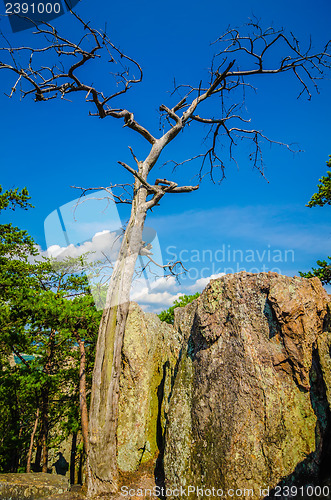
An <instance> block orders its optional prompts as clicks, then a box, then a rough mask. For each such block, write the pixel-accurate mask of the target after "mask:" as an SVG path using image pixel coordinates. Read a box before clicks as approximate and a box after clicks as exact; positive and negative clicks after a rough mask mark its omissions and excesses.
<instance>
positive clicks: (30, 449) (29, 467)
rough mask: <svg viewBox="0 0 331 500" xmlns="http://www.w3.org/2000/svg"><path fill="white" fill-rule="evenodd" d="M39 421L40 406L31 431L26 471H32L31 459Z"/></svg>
mask: <svg viewBox="0 0 331 500" xmlns="http://www.w3.org/2000/svg"><path fill="white" fill-rule="evenodd" d="M38 422H39V408H37V413H36V420H35V422H34V426H33V430H32V433H31V438H30V446H29V452H28V458H27V462H26V472H31V459H32V451H33V443H34V438H35V435H36V432H37V427H38Z"/></svg>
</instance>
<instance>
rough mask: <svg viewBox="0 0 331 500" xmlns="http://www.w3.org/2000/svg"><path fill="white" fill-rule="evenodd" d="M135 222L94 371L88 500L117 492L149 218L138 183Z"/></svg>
mask: <svg viewBox="0 0 331 500" xmlns="http://www.w3.org/2000/svg"><path fill="white" fill-rule="evenodd" d="M135 188H136V189H135V197H134V201H133V204H132V209H131V217H130V220H129V222H128V225H127V228H126V231H125V233H124V236H123V241H122V244H121V249H120V253H119V257H118V260H117V262H116V265H115V268H114V271H113V274H112V277H111V281H110V285H109V290H108V297H107V302H106V307H105V310H104V313H103V316H102V320H101V324H100V328H99V335H98V342H97V346H96V357H95V365H94V371H93V383H92V393H91V406H90V416H89V454H88V460H87V462H88V463H87V472H88V495H89V496H90V497H93V496H97V495H100V494H103V493H106V494H107V493H114V492H116V491H117V489H118V470H117V435H116V433H117V421H118V402H119V381H120V374H121V366H122V346H123V338H124V332H125V325H126V320H127V316H128V311H129V305H130V289H131V283H132V279H133V275H134V269H135V264H136V260H137V257H138V254H139V252H140V250H141V246H142V233H143V227H144V222H145V218H146V212H147V207H146V197H147V190H146V189H145V188H144V187H141V186H140V187H139V188H138V182H137V181H136V183H135Z"/></svg>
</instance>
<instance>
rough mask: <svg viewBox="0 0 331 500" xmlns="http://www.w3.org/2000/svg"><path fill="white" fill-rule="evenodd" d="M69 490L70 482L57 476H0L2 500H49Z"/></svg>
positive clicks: (0, 497)
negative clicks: (42, 499) (41, 499)
mask: <svg viewBox="0 0 331 500" xmlns="http://www.w3.org/2000/svg"><path fill="white" fill-rule="evenodd" d="M68 489H69V483H68V480H67V479H65V478H64V477H63V476H57V475H55V474H44V473H42V472H40V473H31V474H0V499H1V500H23V499H24V500H38V499H40V498H45V499H48V498H50V497H51V496H52V495H56V494H61V493H64V492H65V491H68Z"/></svg>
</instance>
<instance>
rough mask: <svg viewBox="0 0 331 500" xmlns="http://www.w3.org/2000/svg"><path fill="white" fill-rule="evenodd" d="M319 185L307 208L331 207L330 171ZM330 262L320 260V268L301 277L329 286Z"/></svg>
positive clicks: (328, 163)
mask: <svg viewBox="0 0 331 500" xmlns="http://www.w3.org/2000/svg"><path fill="white" fill-rule="evenodd" d="M326 164H327V166H328V167H329V168H331V155H329V160H328V161H327V162H326ZM319 181H320V184H318V186H317V187H318V191H317V193H314V194H313V196H312V197H311V199H310V201H309V202H308V204H307V205H306V206H307V207H310V208H312V207H316V206H320V207H323V206H324V205H331V172H330V171H328V172H327V175H325V176H323V177H322V178H321V179H320V180H319ZM328 259H329V262H328V261H326V260H318V261H317V262H316V264H317V265H318V267H316V268H314V267H313V268H312V270H311V271H308V272H307V273H303V272H300V271H299V274H300V276H302V277H303V278H313V277H317V278H319V279H320V280H321V282H322V284H323V285H329V284H330V283H331V257H328Z"/></svg>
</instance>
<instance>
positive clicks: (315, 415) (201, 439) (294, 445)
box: [164, 272, 331, 500]
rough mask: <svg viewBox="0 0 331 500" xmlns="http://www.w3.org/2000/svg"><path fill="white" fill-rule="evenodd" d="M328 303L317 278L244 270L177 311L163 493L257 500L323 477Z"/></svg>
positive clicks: (329, 376) (330, 340)
mask: <svg viewBox="0 0 331 500" xmlns="http://www.w3.org/2000/svg"><path fill="white" fill-rule="evenodd" d="M329 300H330V299H329V296H328V295H327V293H326V291H325V290H324V289H323V287H322V285H321V283H320V281H319V280H318V279H317V278H312V279H305V278H297V277H295V278H289V277H286V276H280V275H277V274H276V273H260V274H250V273H246V272H242V273H238V274H233V275H226V276H224V277H222V278H220V279H217V280H212V281H211V282H210V284H209V285H208V287H207V288H206V289H205V290H204V292H203V293H202V295H201V296H200V297H199V298H198V299H196V300H195V301H194V302H193V303H191V304H189V305H188V306H186V307H185V308H178V309H177V310H176V311H175V328H177V329H178V331H179V334H180V336H182V337H183V338H184V347H183V349H182V353H181V359H180V362H179V366H178V372H177V375H176V380H175V384H174V388H173V390H172V395H171V401H170V410H169V413H168V424H167V429H166V445H165V456H164V469H165V478H166V486H167V487H168V488H175V487H176V486H177V487H180V486H182V487H186V488H187V487H188V486H189V485H190V486H195V487H204V488H213V487H214V488H222V489H223V490H227V489H230V488H233V489H242V490H244V489H245V488H246V489H247V488H250V489H253V492H254V498H258V497H260V494H259V488H265V487H267V486H269V487H270V490H271V489H272V488H274V487H275V486H277V485H283V484H296V485H297V486H299V484H308V483H313V484H319V485H320V484H322V483H323V482H325V481H326V480H327V475H328V474H329V472H328V469H329V465H328V463H330V456H331V453H330V449H329V445H328V443H329V442H330V434H331V417H330V408H329V403H330V399H331V385H330V383H331V372H330V365H331V359H330V345H331V335H330V315H329V312H328V311H329ZM196 497H197V496H196V493H192V494H191V496H190V495H188V498H191V499H193V498H196ZM167 498H168V500H169V499H170V498H172V497H171V496H169V497H167Z"/></svg>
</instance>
